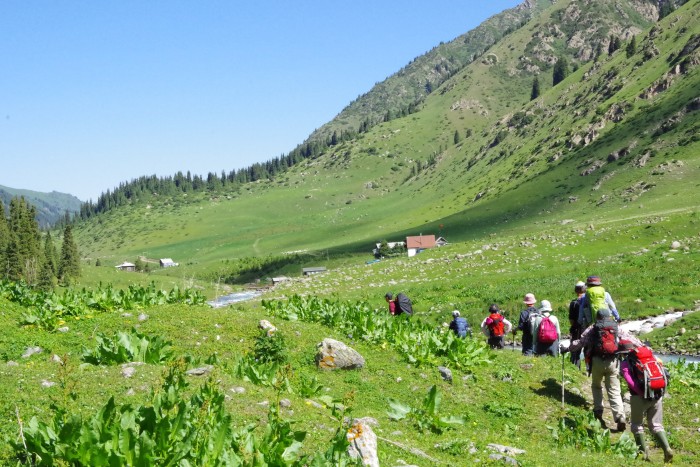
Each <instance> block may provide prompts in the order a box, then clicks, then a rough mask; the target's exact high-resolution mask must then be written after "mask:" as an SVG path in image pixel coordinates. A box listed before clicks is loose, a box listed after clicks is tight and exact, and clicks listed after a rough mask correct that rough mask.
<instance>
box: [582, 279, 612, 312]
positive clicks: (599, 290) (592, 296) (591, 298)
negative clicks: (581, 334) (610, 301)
mask: <svg viewBox="0 0 700 467" xmlns="http://www.w3.org/2000/svg"><path fill="white" fill-rule="evenodd" d="M586 296H587V297H588V306H589V307H590V308H591V317H595V315H596V313H598V310H600V309H601V308H608V305H607V304H606V303H605V289H604V288H603V287H602V286H600V285H595V286H593V287H589V288H588V289H587V290H586Z"/></svg>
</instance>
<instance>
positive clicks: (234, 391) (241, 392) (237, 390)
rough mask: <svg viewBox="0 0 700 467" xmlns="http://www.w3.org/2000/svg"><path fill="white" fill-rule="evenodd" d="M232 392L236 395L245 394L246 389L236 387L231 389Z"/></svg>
mask: <svg viewBox="0 0 700 467" xmlns="http://www.w3.org/2000/svg"><path fill="white" fill-rule="evenodd" d="M230 391H231V392H232V393H234V394H243V393H245V388H244V387H242V386H236V387H233V388H231V389H230Z"/></svg>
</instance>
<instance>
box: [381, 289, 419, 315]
mask: <svg viewBox="0 0 700 467" xmlns="http://www.w3.org/2000/svg"><path fill="white" fill-rule="evenodd" d="M384 299H385V300H386V301H387V303H388V304H389V313H391V314H392V315H393V316H396V315H401V314H404V313H405V314H406V315H408V316H411V315H413V303H411V299H410V298H408V297H407V296H406V294H404V293H399V294H397V295H396V298H394V294H392V293H391V292H387V293H386V294H385V295H384Z"/></svg>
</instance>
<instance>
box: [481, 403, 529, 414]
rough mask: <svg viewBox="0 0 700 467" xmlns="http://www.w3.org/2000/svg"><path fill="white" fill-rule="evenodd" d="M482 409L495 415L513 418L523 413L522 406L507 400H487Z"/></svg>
mask: <svg viewBox="0 0 700 467" xmlns="http://www.w3.org/2000/svg"><path fill="white" fill-rule="evenodd" d="M484 410H485V411H486V412H488V413H490V414H493V415H496V416H497V417H504V418H514V417H517V416H519V415H521V414H522V413H523V408H522V407H521V406H519V405H517V404H511V403H508V402H503V401H498V402H487V403H486V404H484Z"/></svg>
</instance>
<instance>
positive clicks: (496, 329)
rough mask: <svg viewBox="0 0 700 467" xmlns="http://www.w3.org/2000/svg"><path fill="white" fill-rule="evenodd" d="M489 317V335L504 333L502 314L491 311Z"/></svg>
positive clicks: (499, 335)
mask: <svg viewBox="0 0 700 467" xmlns="http://www.w3.org/2000/svg"><path fill="white" fill-rule="evenodd" d="M489 318H491V324H489V332H490V333H491V337H501V336H502V335H503V334H504V332H503V329H504V326H503V315H501V314H500V313H491V314H490V315H489Z"/></svg>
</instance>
